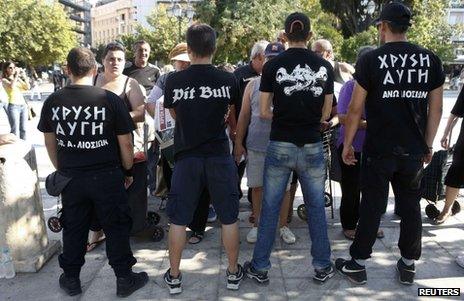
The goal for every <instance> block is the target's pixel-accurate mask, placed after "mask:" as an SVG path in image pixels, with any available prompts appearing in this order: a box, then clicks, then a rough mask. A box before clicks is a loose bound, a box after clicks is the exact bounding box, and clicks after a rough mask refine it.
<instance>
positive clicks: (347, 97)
mask: <svg viewBox="0 0 464 301" xmlns="http://www.w3.org/2000/svg"><path fill="white" fill-rule="evenodd" d="M353 89H354V81H353V80H350V81H347V82H346V83H345V84H344V85H343V87H342V89H341V90H340V95H339V96H338V107H337V111H338V114H346V113H347V112H348V106H349V104H350V101H351V95H352V94H353Z"/></svg>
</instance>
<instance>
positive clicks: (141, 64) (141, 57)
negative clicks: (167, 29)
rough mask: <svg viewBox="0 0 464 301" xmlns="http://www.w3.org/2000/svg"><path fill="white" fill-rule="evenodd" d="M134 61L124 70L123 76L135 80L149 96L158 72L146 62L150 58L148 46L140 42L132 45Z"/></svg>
mask: <svg viewBox="0 0 464 301" xmlns="http://www.w3.org/2000/svg"><path fill="white" fill-rule="evenodd" d="M133 50H134V61H133V62H132V63H131V64H130V65H129V66H128V67H126V68H125V69H124V72H123V73H124V75H127V76H129V77H132V78H134V79H136V80H137V81H138V82H139V84H140V85H142V86H143V87H144V88H145V91H146V92H147V93H146V95H149V94H150V91H151V89H153V86H154V85H155V83H156V81H157V80H158V78H159V76H160V70H159V68H158V67H156V66H155V65H152V64H150V63H149V62H148V59H149V57H150V51H151V48H150V44H148V42H146V41H144V40H141V41H137V42H135V44H134V48H133Z"/></svg>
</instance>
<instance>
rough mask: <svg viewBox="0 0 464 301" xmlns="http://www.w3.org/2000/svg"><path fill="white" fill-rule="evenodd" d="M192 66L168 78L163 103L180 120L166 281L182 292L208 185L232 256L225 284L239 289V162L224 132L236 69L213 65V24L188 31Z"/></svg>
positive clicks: (235, 91) (169, 208) (233, 95)
mask: <svg viewBox="0 0 464 301" xmlns="http://www.w3.org/2000/svg"><path fill="white" fill-rule="evenodd" d="M186 39H187V52H188V55H189V58H190V61H191V65H190V67H189V68H187V69H186V70H183V71H179V72H175V73H173V74H172V75H170V76H169V77H168V78H167V80H166V86H165V89H164V91H165V94H164V106H165V107H166V108H169V109H170V113H171V115H172V117H173V118H174V119H175V121H176V128H175V132H174V148H175V154H174V160H175V164H174V172H173V174H172V185H171V191H170V193H169V200H168V203H167V207H166V210H167V214H168V216H169V219H170V222H171V225H170V227H169V239H168V240H169V261H170V268H169V269H168V270H167V271H166V273H165V275H164V282H165V283H166V284H167V286H168V288H169V292H170V294H178V293H180V292H182V274H181V272H180V270H179V266H180V261H181V258H182V251H183V249H184V246H185V240H186V237H185V228H186V225H188V224H189V223H190V222H191V221H192V219H193V215H194V210H195V208H196V207H197V204H198V201H199V198H200V194H201V192H202V191H203V190H204V188H208V190H209V192H210V194H211V199H212V200H213V205H214V208H215V210H216V213H217V215H218V217H219V220H220V221H221V223H222V231H221V237H222V241H223V244H224V248H225V251H226V254H227V257H228V259H229V260H228V261H229V262H228V263H229V264H228V267H227V270H226V286H227V288H228V289H231V290H238V289H239V286H240V282H241V281H242V278H243V268H242V267H241V266H240V265H239V264H238V254H239V229H238V221H237V217H238V209H239V198H238V189H237V167H236V165H235V162H234V160H233V158H232V156H231V155H230V149H229V140H228V138H227V135H226V131H225V128H226V119H227V118H228V112H229V109H230V107H231V106H233V104H234V102H235V101H237V97H238V85H237V81H236V79H235V77H234V75H233V74H231V73H229V72H226V71H220V70H218V69H217V68H216V67H214V66H213V65H212V58H213V55H214V53H215V51H216V33H215V31H214V29H212V28H211V27H210V26H209V25H206V24H194V25H192V26H190V27H189V28H188V30H187V34H186Z"/></svg>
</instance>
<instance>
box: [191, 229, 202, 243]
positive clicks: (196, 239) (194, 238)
mask: <svg viewBox="0 0 464 301" xmlns="http://www.w3.org/2000/svg"><path fill="white" fill-rule="evenodd" d="M204 236H205V234H204V233H201V232H195V231H193V232H192V234H190V238H189V240H188V243H189V244H191V245H196V244H198V243H200V242H201V241H202V240H203V237H204Z"/></svg>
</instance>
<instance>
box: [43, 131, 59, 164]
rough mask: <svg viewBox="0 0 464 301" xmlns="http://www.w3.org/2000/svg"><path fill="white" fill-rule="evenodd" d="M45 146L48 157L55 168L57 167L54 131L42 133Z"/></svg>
mask: <svg viewBox="0 0 464 301" xmlns="http://www.w3.org/2000/svg"><path fill="white" fill-rule="evenodd" d="M44 140H45V147H46V148H47V153H48V157H49V158H50V161H51V162H52V164H53V167H55V169H58V159H57V142H56V135H55V133H53V132H51V133H44Z"/></svg>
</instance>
